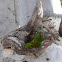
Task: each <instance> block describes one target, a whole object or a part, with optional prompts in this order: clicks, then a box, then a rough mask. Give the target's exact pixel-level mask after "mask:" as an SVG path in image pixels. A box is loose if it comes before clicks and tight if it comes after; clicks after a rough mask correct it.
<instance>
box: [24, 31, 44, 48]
mask: <svg viewBox="0 0 62 62" xmlns="http://www.w3.org/2000/svg"><path fill="white" fill-rule="evenodd" d="M43 39H44V31H41V30H38V31H37V33H36V35H35V37H34V39H33V40H32V41H31V42H29V43H27V44H26V45H25V48H38V47H39V46H40V45H41V42H42V41H43Z"/></svg>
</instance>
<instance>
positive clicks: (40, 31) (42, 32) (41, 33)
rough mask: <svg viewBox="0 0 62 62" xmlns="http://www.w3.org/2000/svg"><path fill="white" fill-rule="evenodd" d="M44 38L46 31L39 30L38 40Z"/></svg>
mask: <svg viewBox="0 0 62 62" xmlns="http://www.w3.org/2000/svg"><path fill="white" fill-rule="evenodd" d="M42 37H44V31H42V30H38V31H37V33H36V38H42Z"/></svg>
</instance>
